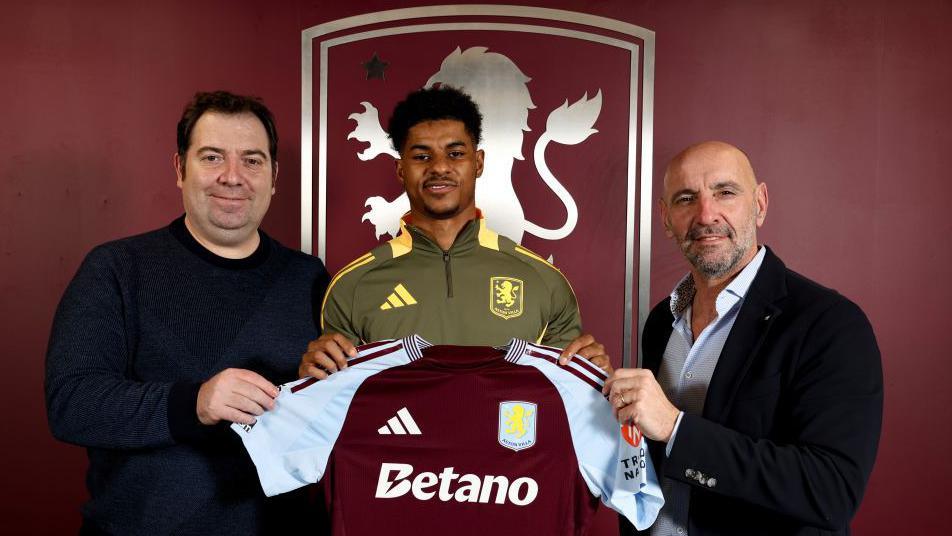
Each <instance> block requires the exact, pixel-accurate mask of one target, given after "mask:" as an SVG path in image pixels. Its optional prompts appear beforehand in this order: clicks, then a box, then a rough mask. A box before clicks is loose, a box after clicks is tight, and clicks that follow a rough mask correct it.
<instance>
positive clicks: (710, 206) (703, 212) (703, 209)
mask: <svg viewBox="0 0 952 536" xmlns="http://www.w3.org/2000/svg"><path fill="white" fill-rule="evenodd" d="M718 214H719V212H718V210H717V203H715V201H714V197H713V196H710V195H702V196H701V197H700V198H699V199H698V202H697V223H700V224H701V225H712V224H715V223H719V221H720V219H719V217H718Z"/></svg>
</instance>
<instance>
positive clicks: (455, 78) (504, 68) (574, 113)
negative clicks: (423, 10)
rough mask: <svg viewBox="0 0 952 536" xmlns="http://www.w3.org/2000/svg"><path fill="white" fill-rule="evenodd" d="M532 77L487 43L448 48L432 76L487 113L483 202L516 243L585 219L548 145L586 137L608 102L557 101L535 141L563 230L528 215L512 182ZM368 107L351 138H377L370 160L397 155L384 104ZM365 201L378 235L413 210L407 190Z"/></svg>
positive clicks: (367, 154) (367, 152)
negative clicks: (552, 165) (383, 117)
mask: <svg viewBox="0 0 952 536" xmlns="http://www.w3.org/2000/svg"><path fill="white" fill-rule="evenodd" d="M530 80H531V79H530V78H529V77H527V76H526V75H525V74H523V73H522V71H521V70H520V69H519V67H518V66H517V65H516V64H515V63H514V62H513V61H512V60H510V59H509V58H508V57H506V56H504V55H502V54H499V53H497V52H487V48H486V47H471V48H468V49H466V50H465V51H463V50H461V49H460V48H459V47H457V48H456V50H454V51H453V52H451V53H450V54H449V56H447V57H446V58H445V59H444V60H443V64H442V65H441V66H440V70H439V72H437V73H436V74H434V75H433V76H431V77H430V79H429V80H427V81H426V83H425V84H424V87H430V86H433V85H434V84H444V85H450V86H453V87H456V88H459V89H462V90H463V91H465V92H466V93H468V94H469V95H470V96H471V97H472V98H473V100H474V101H476V104H477V105H479V109H480V111H481V112H482V114H483V140H482V143H481V145H480V147H481V148H482V149H483V150H485V152H486V160H485V166H484V169H483V175H482V177H480V178H479V179H478V180H477V181H476V206H478V207H479V208H480V210H482V212H483V215H484V216H485V217H486V220H487V223H488V225H489V226H490V227H491V228H492V229H494V230H495V231H496V232H498V233H500V234H502V235H504V236H507V237H509V238H510V239H512V240H513V241H515V242H517V243H521V242H522V237H523V235H524V234H525V233H529V234H532V235H534V236H537V237H540V238H543V239H546V240H561V239H562V238H565V237H566V236H568V235H569V234H570V233H571V232H572V231H573V230H574V229H575V225H576V224H577V223H578V207H577V206H576V204H575V200H574V199H573V198H572V194H571V193H570V192H569V191H568V190H567V189H566V188H565V187H564V186H563V185H562V183H561V182H559V180H558V179H557V178H556V177H555V175H553V174H552V172H551V171H550V169H549V167H548V165H547V163H546V159H545V150H546V148H547V147H548V145H549V144H550V143H551V142H555V143H559V144H562V145H576V144H579V143H582V142H583V141H585V140H586V139H588V137H589V136H591V135H592V134H594V133H596V132H598V131H597V130H596V129H594V128H592V127H593V126H594V124H595V120H596V119H598V115H599V113H600V112H601V108H602V92H601V90H600V89H599V90H598V92H597V93H596V94H595V96H594V97H592V98H591V99H590V98H588V93H586V94H585V95H584V96H583V97H582V98H580V99H579V100H578V101H576V102H574V103H572V104H571V105H570V104H569V103H568V100H566V101H565V103H564V104H562V106H560V107H557V108H556V109H554V110H552V111H551V112H550V113H549V117H548V121H547V122H546V130H545V132H544V133H543V134H542V135H541V136H540V137H539V139H538V141H536V144H535V148H534V151H533V158H534V160H535V165H536V170H537V171H538V172H539V176H541V177H542V180H543V181H544V182H545V183H546V185H547V186H548V187H549V188H550V189H551V190H552V192H553V193H554V194H555V195H556V196H557V197H558V198H559V200H560V201H561V202H562V204H563V205H564V207H565V212H566V217H565V222H564V223H563V224H562V225H561V226H560V227H558V228H556V229H547V228H544V227H541V226H539V225H537V224H535V223H533V222H531V221H528V220H526V218H525V213H524V211H523V209H522V204H521V203H520V201H519V198H518V197H517V196H516V192H515V190H514V189H513V186H512V167H513V164H514V161H515V160H523V159H524V157H523V155H522V142H523V131H529V125H528V117H529V110H532V109H534V108H535V104H533V103H532V98H531V96H530V95H529V89H528V87H527V83H528V82H529V81H530ZM361 105H362V106H363V108H364V111H363V112H358V113H353V114H350V116H348V118H349V119H352V120H354V121H356V123H357V126H356V127H355V128H354V130H353V131H352V132H350V133H349V134H348V136H347V139H357V140H358V141H361V142H366V143H369V144H370V145H369V146H368V147H367V148H366V149H364V150H363V151H361V152H359V153H357V157H358V158H360V159H361V160H364V161H366V160H371V159H373V158H376V157H377V156H379V155H381V154H388V155H390V156H392V157H394V158H397V157H398V155H397V153H396V152H395V151H394V150H393V148H392V147H391V145H390V140H389V139H388V138H387V134H386V133H385V132H384V130H383V128H382V127H381V126H380V119H379V115H378V112H377V108H376V107H375V106H374V105H373V104H371V103H369V102H366V101H365V102H361ZM365 206H367V207H369V210H368V211H367V212H366V213H365V214H364V215H363V218H362V219H361V221H368V220H369V221H370V223H371V224H373V226H374V231H375V234H376V237H377V238H380V237H381V236H382V235H384V234H389V235H391V236H396V235H397V232H398V231H399V230H400V217H401V216H402V215H403V214H404V213H405V212H406V211H408V210H409V209H410V203H409V201H408V200H407V196H406V194H403V195H401V196H399V197H398V198H396V199H394V200H393V201H387V200H385V199H384V198H382V197H380V196H374V197H370V198H368V199H367V200H366V202H365Z"/></svg>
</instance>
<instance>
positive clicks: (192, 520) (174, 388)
mask: <svg viewBox="0 0 952 536" xmlns="http://www.w3.org/2000/svg"><path fill="white" fill-rule="evenodd" d="M177 138H178V151H177V153H176V154H175V155H174V157H173V160H174V165H175V171H176V173H177V175H178V186H179V188H180V189H181V190H182V200H183V204H184V207H185V215H184V216H182V217H180V218H178V219H176V220H175V221H173V222H172V223H171V224H170V225H169V226H167V227H163V228H161V229H158V230H155V231H152V232H149V233H145V234H142V235H139V236H134V237H130V238H125V239H121V240H117V241H114V242H110V243H107V244H104V245H101V246H99V247H97V248H95V249H94V250H93V251H92V252H91V253H90V254H89V255H88V256H87V257H86V259H85V261H84V262H83V264H82V266H80V268H79V271H78V272H77V274H76V276H75V277H74V278H73V280H72V282H71V283H70V284H69V287H68V288H67V289H66V292H65V294H64V296H63V299H62V301H61V302H60V305H59V308H58V310H57V312H56V317H55V319H54V321H53V328H52V333H51V335H50V343H49V349H48V352H47V357H46V400H47V411H48V417H49V422H50V428H51V429H52V431H53V434H54V435H55V436H56V437H57V438H58V439H61V440H63V441H67V442H69V443H73V444H76V445H81V446H84V447H86V448H87V449H88V453H89V471H88V474H87V479H86V481H87V486H88V489H89V494H90V500H89V502H87V503H86V504H85V505H84V507H83V509H82V511H83V528H82V531H81V532H82V534H203V535H207V534H229V535H238V534H260V533H270V532H273V530H272V528H273V526H272V525H269V523H270V522H271V521H274V520H275V519H273V518H272V517H277V516H271V515H270V513H271V512H272V510H273V507H274V504H272V503H269V502H266V501H265V500H264V496H263V494H262V492H261V490H260V487H259V485H258V483H257V479H256V478H255V472H254V468H253V466H252V465H251V464H250V461H249V460H248V459H247V458H246V456H245V455H244V454H243V451H242V449H241V448H240V444H239V442H238V441H236V438H235V437H233V436H234V434H232V433H230V432H229V431H228V429H227V424H228V423H231V422H236V423H243V424H249V423H251V422H253V421H254V419H255V416H257V415H261V414H262V413H263V412H264V411H267V410H269V409H271V408H273V407H274V398H275V397H276V396H277V394H278V389H277V387H275V385H276V384H278V383H281V382H285V381H289V380H291V379H293V378H294V377H295V376H296V374H295V372H296V369H297V364H298V358H299V356H300V352H301V349H302V348H304V347H305V346H306V345H307V343H308V341H309V340H311V339H314V338H315V337H316V336H318V335H319V332H318V328H317V327H316V323H315V314H314V311H315V310H316V309H315V307H314V304H315V303H319V301H318V300H320V298H321V296H322V295H323V292H324V290H325V288H326V285H327V281H328V274H327V272H326V270H325V269H324V266H323V264H322V263H321V261H320V260H318V259H317V258H315V257H311V256H309V255H305V254H302V253H299V252H297V251H293V250H290V249H288V248H286V247H284V246H282V245H281V244H279V243H278V242H277V241H275V240H274V239H272V238H270V237H269V236H268V235H267V234H265V233H264V232H263V231H261V230H260V229H259V225H260V223H261V220H262V218H263V217H264V215H265V213H266V212H267V210H268V205H269V203H270V200H271V196H272V195H273V194H274V193H275V183H276V180H277V176H278V163H277V132H276V130H275V126H274V119H273V117H272V114H271V112H270V111H269V110H268V109H267V108H266V107H265V106H264V104H262V103H261V102H260V100H258V99H255V98H250V97H242V96H238V95H233V94H230V93H227V92H221V91H219V92H215V93H199V94H197V95H196V96H195V98H194V99H193V100H192V101H191V102H190V103H189V104H188V106H187V107H186V108H185V111H184V113H183V115H182V118H181V120H180V121H179V124H178V130H177Z"/></svg>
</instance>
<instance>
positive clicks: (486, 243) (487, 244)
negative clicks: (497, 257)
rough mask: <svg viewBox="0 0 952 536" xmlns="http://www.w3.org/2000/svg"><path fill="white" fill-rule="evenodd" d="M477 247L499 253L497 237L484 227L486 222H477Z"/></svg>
mask: <svg viewBox="0 0 952 536" xmlns="http://www.w3.org/2000/svg"><path fill="white" fill-rule="evenodd" d="M479 245H480V246H483V247H484V248H489V249H493V250H496V251H499V235H498V234H496V233H495V231H493V230H492V229H490V228H489V227H487V226H486V220H484V219H482V218H480V220H479Z"/></svg>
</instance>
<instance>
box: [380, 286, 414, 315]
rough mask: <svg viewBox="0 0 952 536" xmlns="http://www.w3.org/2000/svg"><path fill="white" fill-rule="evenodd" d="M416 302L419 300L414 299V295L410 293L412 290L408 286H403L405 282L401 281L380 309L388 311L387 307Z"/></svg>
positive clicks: (391, 307) (402, 305)
mask: <svg viewBox="0 0 952 536" xmlns="http://www.w3.org/2000/svg"><path fill="white" fill-rule="evenodd" d="M416 302H417V301H416V300H415V299H413V296H411V295H410V291H408V290H407V288H406V287H404V286H403V283H399V284H397V286H395V287H393V292H392V293H391V294H390V295H389V296H387V301H385V302H383V303H382V304H381V305H380V310H381V311H386V310H387V309H394V308H397V307H405V306H407V305H415V304H416Z"/></svg>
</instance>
